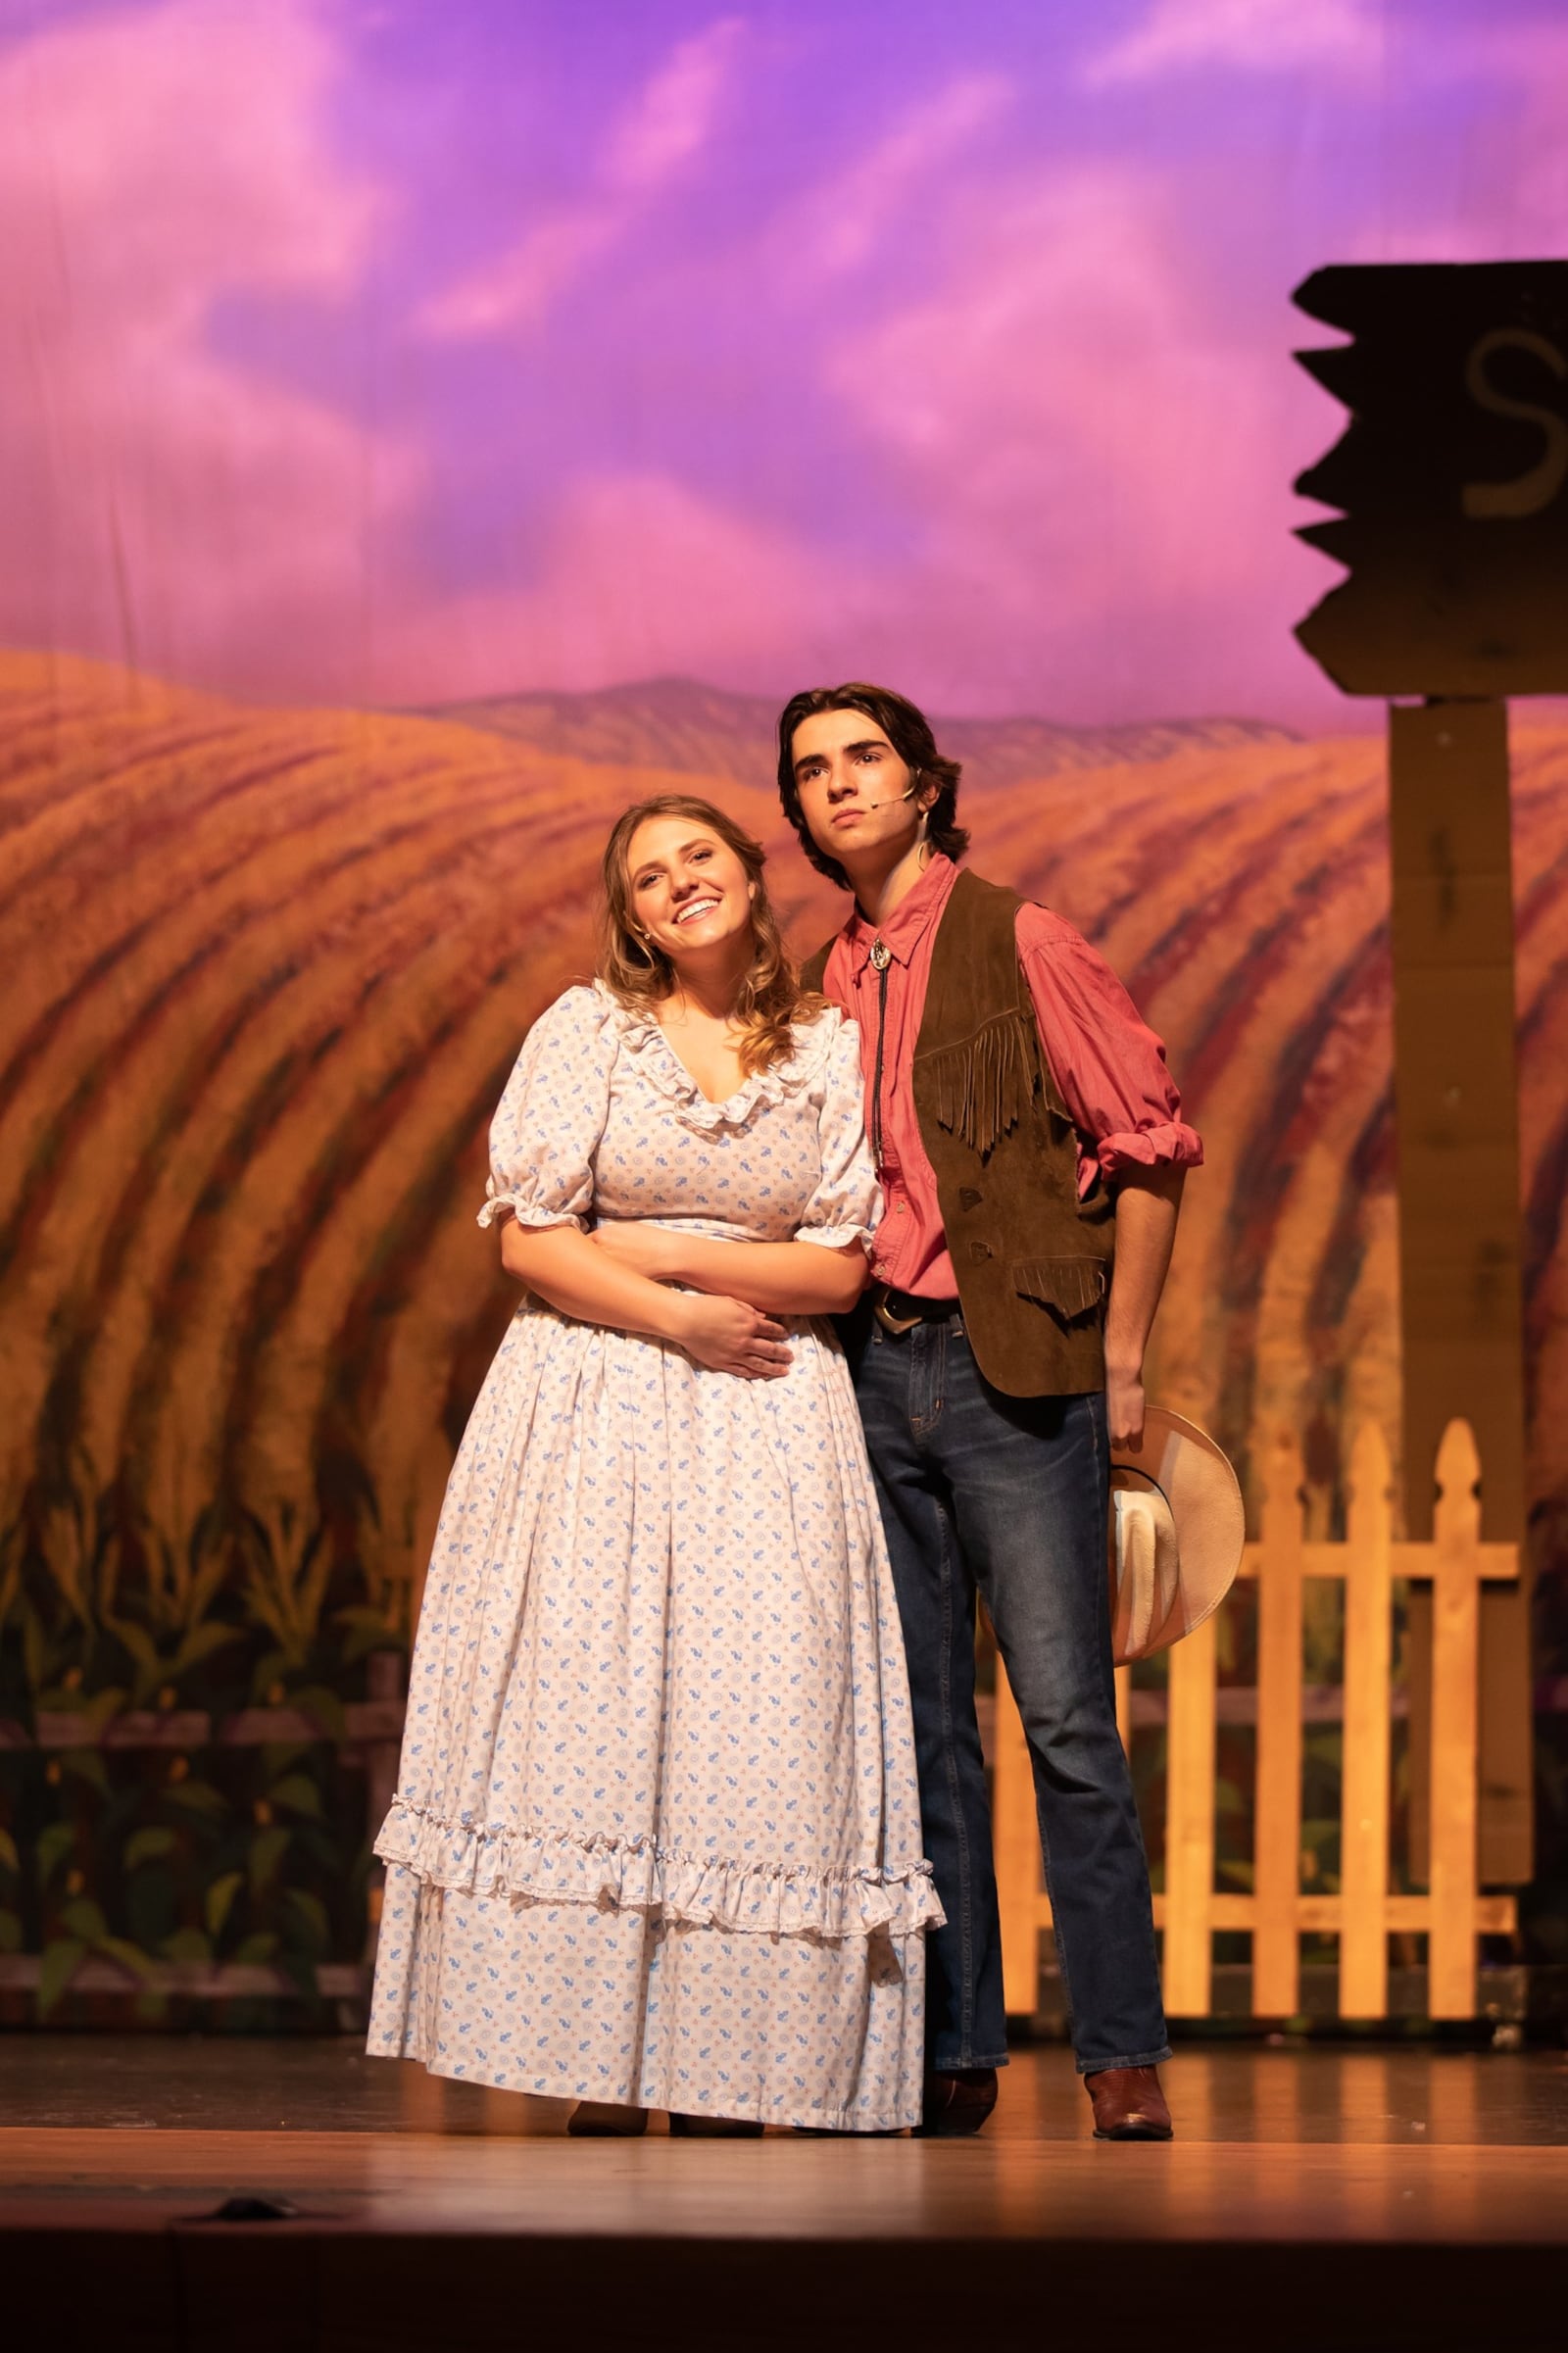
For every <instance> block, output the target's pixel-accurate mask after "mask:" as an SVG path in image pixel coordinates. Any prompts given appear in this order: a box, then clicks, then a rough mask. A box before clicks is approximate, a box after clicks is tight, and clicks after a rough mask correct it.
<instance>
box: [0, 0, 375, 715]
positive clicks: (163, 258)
mask: <svg viewBox="0 0 1568 2353" xmlns="http://www.w3.org/2000/svg"><path fill="white" fill-rule="evenodd" d="M336 72H337V59H336V55H335V51H334V46H333V43H332V41H331V40H330V38H329V37H328V35H327V33H326V32H325V31H324V30H323V29H322V26H321V24H320V22H319V18H318V17H317V15H316V14H315V12H313V11H312V10H311V9H310V8H308V7H306V6H304V5H302V4H301V0H274V5H272V6H271V7H270V9H269V11H268V12H267V14H266V16H265V17H263V16H262V15H261V14H260V13H259V12H247V11H243V10H241V11H236V10H235V9H234V8H233V7H231V6H226V5H224V4H223V0H166V4H165V5H163V6H161V7H159V8H158V9H156V10H153V11H127V12H125V13H123V14H119V15H114V16H110V17H107V18H97V19H89V20H86V21H84V22H81V23H78V24H76V25H64V26H62V27H59V28H56V29H52V30H47V31H45V32H43V33H41V34H40V35H38V36H37V37H35V38H34V39H33V40H32V41H30V42H29V43H27V44H26V45H25V47H22V48H13V49H12V50H11V51H10V53H9V54H8V55H3V56H0V247H3V250H4V252H5V255H6V269H5V272H4V278H3V285H0V380H3V382H4V386H5V399H4V402H3V404H0V477H3V479H4V481H5V483H6V486H7V494H6V496H5V497H4V499H3V500H0V631H4V633H5V634H7V635H9V636H11V637H13V638H17V639H23V640H29V641H33V642H36V641H38V640H39V639H42V640H44V641H46V642H55V643H59V644H63V645H67V646H71V645H87V646H90V647H92V648H93V649H94V650H98V651H103V652H114V653H118V654H123V655H127V656H130V657H132V658H137V657H139V658H140V659H142V660H145V661H147V662H151V663H154V664H159V663H161V664H165V665H168V666H170V667H172V668H175V669H179V670H183V671H187V672H194V673H196V674H201V673H202V672H203V671H204V670H208V669H210V668H212V667H214V666H217V667H220V668H226V667H229V666H230V665H233V664H234V663H235V657H236V655H237V656H238V658H239V659H238V663H237V666H238V668H239V669H240V670H242V671H243V670H244V668H245V666H246V662H245V655H244V651H243V649H244V646H245V643H246V639H247V636H248V634H249V633H251V632H253V631H255V630H257V629H261V630H264V631H266V632H267V633H269V634H270V632H271V631H272V630H273V629H274V628H275V626H276V621H277V616H278V613H279V610H280V609H281V608H282V607H284V606H286V607H287V608H288V609H289V610H290V611H291V613H292V615H293V620H292V626H293V627H294V629H295V630H296V631H297V632H298V633H299V634H300V635H301V636H304V637H308V636H309V635H310V633H311V632H312V631H313V630H324V631H325V632H326V633H327V635H328V636H329V637H331V638H340V637H341V635H342V633H343V630H344V626H345V621H346V619H348V620H349V626H350V627H352V625H353V624H352V619H349V616H357V615H358V614H359V613H360V612H361V611H362V610H363V606H364V600H365V591H366V582H367V571H368V564H370V563H371V562H372V561H373V550H374V525H375V515H376V511H377V508H378V506H380V505H381V504H382V503H385V504H387V505H389V506H396V505H398V504H400V503H406V502H407V501H408V500H409V499H410V498H412V496H413V493H414V489H415V486H416V483H417V479H418V473H419V466H418V462H417V457H416V455H415V453H414V451H413V449H412V448H411V447H409V446H407V445H405V444H403V443H400V442H399V441H398V440H397V439H395V438H393V437H390V436H385V437H383V436H378V435H377V434H375V433H374V432H369V433H368V432H367V431H366V429H365V427H364V426H363V425H362V424H360V423H357V422H355V421H354V420H352V419H350V418H347V417H343V416H342V415H340V414H339V413H337V412H336V411H335V410H334V409H332V408H331V407H329V406H328V405H326V404H324V403H322V402H319V401H315V400H312V399H311V398H309V397H307V396H305V395H304V394H302V393H300V392H298V391H294V390H291V389H289V388H287V387H284V386H281V385H278V384H275V383H270V382H268V381H267V380H266V379H265V378H262V377H259V376H258V375H257V374H256V373H255V372H254V371H252V370H249V369H247V368H243V367H241V366H238V365H235V364H233V363H231V362H229V361H227V360H225V359H224V358H223V357H222V356H221V354H220V353H219V352H218V351H217V350H215V348H214V344H213V340H212V336H211V325H212V320H213V317H214V314H215V312H216V310H217V309H218V307H219V306H220V305H221V303H222V302H223V301H224V300H225V299H226V298H228V297H230V296H232V295H234V294H236V293H237V292H240V291H244V290H249V291H252V292H256V293H260V294H263V295H266V296H268V297H271V298H278V297H288V296H291V297H295V298H299V299H302V300H304V301H307V302H311V303H315V304H319V305H322V306H331V305H333V304H337V303H341V302H344V301H346V300H349V299H351V298H352V296H353V294H354V290H355V288H356V286H357V284H358V282H359V275H360V272H361V270H362V269H363V268H364V266H365V264H366V262H367V259H368V253H369V250H370V246H371V241H372V238H373V235H374V231H375V225H376V221H377V217H378V209H379V206H378V198H377V195H376V192H375V191H374V190H373V189H372V188H371V187H370V186H368V184H367V183H366V182H365V181H364V180H363V179H361V178H359V177H358V176H356V174H355V173H353V172H350V171H347V170H345V168H344V166H343V165H342V164H341V162H340V161H338V160H337V158H336V157H335V156H334V155H333V154H332V152H331V151H330V148H329V145H328V143H327V140H326V138H325V135H324V131H323V129H322V126H321V120H320V118H321V106H322V99H323V95H324V92H325V91H326V89H327V87H328V86H329V84H330V82H331V80H332V79H333V77H334V75H335V74H336Z"/></svg>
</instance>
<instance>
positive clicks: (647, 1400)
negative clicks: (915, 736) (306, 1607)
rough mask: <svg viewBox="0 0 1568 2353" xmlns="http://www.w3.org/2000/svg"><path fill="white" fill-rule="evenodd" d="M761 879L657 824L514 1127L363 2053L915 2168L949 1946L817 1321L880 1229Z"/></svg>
mask: <svg viewBox="0 0 1568 2353" xmlns="http://www.w3.org/2000/svg"><path fill="white" fill-rule="evenodd" d="M761 868H762V853H761V851H760V848H759V847H758V845H757V844H756V843H755V842H752V841H751V840H750V839H749V838H748V837H747V836H746V835H745V834H744V833H743V832H742V831H741V830H740V829H739V828H738V827H737V826H736V825H735V824H734V823H733V822H732V821H731V820H730V819H729V818H727V817H726V816H724V815H723V814H722V812H720V811H719V810H717V809H712V808H711V807H710V806H709V805H708V804H707V803H705V802H702V801H697V800H692V799H688V798H686V797H684V796H676V795H666V796H664V797H662V798H661V799H659V800H656V801H651V802H647V803H645V804H643V805H642V806H640V807H639V808H637V809H629V810H628V811H627V812H626V814H625V815H624V816H623V817H621V818H620V819H619V821H618V822H617V824H616V826H615V828H614V830H613V834H612V836H611V840H610V844H609V846H608V848H607V851H606V854H605V880H606V898H607V916H606V923H605V941H604V950H603V953H602V956H601V959H600V977H599V979H598V980H597V981H596V982H595V983H594V984H593V985H592V986H590V987H579V988H572V989H568V990H567V991H566V993H565V995H564V996H563V997H561V998H560V999H558V1000H557V1002H556V1003H555V1005H552V1006H550V1007H549V1009H548V1010H547V1011H546V1012H544V1013H543V1014H542V1015H541V1016H540V1018H539V1019H538V1021H536V1022H535V1024H534V1026H533V1028H532V1030H531V1031H530V1032H529V1034H528V1037H527V1039H526V1041H525V1042H524V1045H523V1048H522V1052H521V1054H520V1055H519V1056H518V1060H517V1064H516V1067H515V1071H514V1073H513V1076H512V1079H511V1082H510V1084H509V1086H508V1088H507V1091H506V1094H505V1096H504V1098H503V1100H502V1103H501V1105H500V1108H499V1109H498V1111H497V1113H496V1116H495V1120H494V1123H493V1126H492V1129H491V1160H492V1169H491V1178H490V1189H489V1191H490V1198H489V1200H488V1201H487V1202H486V1204H485V1206H484V1209H483V1210H482V1211H481V1214H480V1222H481V1223H488V1222H489V1221H491V1220H492V1219H495V1218H498V1217H499V1218H504V1219H505V1220H506V1221H507V1222H506V1224H505V1226H504V1229H503V1254H504V1257H505V1260H506V1263H507V1265H508V1266H509V1268H510V1270H511V1271H512V1272H513V1273H514V1274H515V1275H516V1276H517V1277H518V1278H519V1279H520V1280H521V1281H522V1282H523V1284H524V1285H525V1286H526V1291H525V1296H524V1299H523V1301H522V1304H521V1305H520V1307H519V1308H518V1310H517V1312H516V1314H515V1317H514V1319H513V1321H512V1324H511V1326H510V1328H509V1330H508V1333H507V1336H506V1338H505V1340H504V1341H503V1342H502V1345H501V1348H500V1350H499V1352H498V1354H497V1356H496V1359H495V1362H494V1363H493V1365H492V1366H491V1369H490V1372H489V1375H488V1377H487V1379H486V1381H485V1385H484V1388H483V1390H482V1391H481V1393H480V1396H479V1399H478V1402H477V1404H476V1405H475V1407H474V1410H473V1415H472V1418H471V1420H470V1421H469V1424H468V1428H467V1432H466V1436H465V1438H464V1442H463V1446H462V1448H461V1450H460V1452H459V1455H458V1459H457V1462H456V1465H455V1467H454V1469H453V1473H452V1479H451V1482H450V1485H449V1487H448V1490H447V1496H446V1502H445V1506H444V1508H443V1511H442V1515H441V1522H440V1528H439V1532H438V1534H437V1537H436V1544H435V1553H434V1557H433V1560H432V1562H431V1566H430V1574H429V1579H428V1582H427V1584H426V1587H425V1593H424V1603H423V1609H422V1612H421V1616H420V1622H419V1629H418V1639H417V1645H416V1649H415V1656H414V1665H413V1670H412V1675H411V1681H410V1691H409V1708H408V1720H407V1729H406V1732H405V1736H404V1743H403V1761H402V1769H401V1775H400V1780H399V1787H398V1793H397V1797H396V1799H395V1801H394V1803H393V1806H392V1809H391V1812H390V1814H389V1815H388V1817H387V1820H386V1823H385V1826H384V1828H383V1829H382V1831H381V1834H380V1837H379V1838H378V1839H377V1841H376V1852H377V1854H379V1855H380V1856H382V1857H383V1858H384V1860H385V1861H386V1864H387V1883H386V1893H385V1899H384V1905H383V1910H382V1918H381V1932H380V1947H379V1951H378V1954H377V1958H376V1970H375V1993H374V2000H373V2005H372V2014H371V2028H370V2038H369V2048H370V2050H371V2051H372V2052H374V2053H379V2054H383V2055H386V2056H389V2057H395V2056H399V2055H402V2056H407V2057H411V2058H417V2059H421V2060H423V2062H424V2063H425V2065H426V2066H427V2067H428V2068H429V2069H430V2070H431V2071H432V2072H433V2073H435V2074H438V2075H446V2076H459V2077H464V2078H466V2079H468V2080H470V2081H473V2082H478V2083H491V2084H499V2085H502V2086H505V2087H506V2088H508V2089H511V2090H516V2091H527V2092H534V2093H542V2094H545V2095H547V2096H554V2097H559V2098H565V2099H572V2100H576V2101H580V2102H584V2103H591V2104H592V2105H591V2106H588V2107H585V2108H584V2109H582V2110H580V2111H579V2115H580V2116H581V2117H583V2118H589V2117H597V2118H599V2119H600V2120H601V2121H602V2122H604V2123H613V2122H616V2121H618V2122H619V2124H620V2127H621V2129H625V2130H633V2131H635V2130H640V2129H641V2126H642V2124H643V2122H644V2121H645V2119H644V2116H643V2115H641V2114H637V2113H635V2112H637V2111H644V2112H645V2111H647V2110H648V2109H651V2108H662V2109H668V2110H669V2111H671V2114H672V2120H673V2127H674V2129H675V2130H703V2129H708V2130H711V2131H719V2132H722V2131H726V2130H727V2131H735V2130H740V2131H746V2130H751V2131H760V2129H761V2127H762V2126H763V2125H764V2124H775V2125H800V2126H808V2127H813V2126H814V2127H818V2128H826V2129H828V2130H837V2131H859V2132H877V2131H880V2132H887V2131H893V2130H897V2129H899V2128H900V2127H903V2126H913V2125H916V2124H918V2122H919V2118H920V2097H921V2079H922V2065H923V2055H924V1953H923V1942H922V1932H923V1931H924V1930H925V1929H927V1928H929V1927H932V1926H934V1925H936V1924H937V1923H938V1922H939V1921H940V1919H941V1916H942V1915H941V1911H940V1908H939V1906H938V1904H937V1900H936V1897H935V1894H934V1891H933V1888H932V1885H931V1876H930V1866H929V1864H928V1863H927V1862H926V1861H925V1860H924V1858H923V1856H922V1853H921V1845H920V1816H919V1803H918V1798H917V1795H916V1787H915V1768H914V1752H913V1744H912V1733H911V1726H910V1718H909V1702H908V1691H907V1679H906V1674H905V1663H904V1652H903V1647H902V1642H901V1638H900V1634H899V1621H898V1614H897V1607H896V1603H895V1600H894V1594H893V1587H892V1582H891V1577H890V1573H889V1568H888V1559H887V1553H886V1549H885V1546H884V1543H883V1537H882V1528H881V1522H880V1519H879V1517H878V1514H877V1509H876V1504H875V1500H874V1497H873V1494H872V1489H871V1484H870V1476H869V1472H868V1469H867V1465H866V1457H865V1448H864V1443H863V1440H862V1438H861V1434H860V1425H859V1420H858V1415H857V1412H856V1407H855V1398H854V1394H853V1391H852V1389H851V1386H850V1380H849V1375H848V1371H847V1368H846V1366H845V1363H844V1359H843V1356H842V1354H841V1353H840V1350H839V1348H838V1345H837V1343H836V1341H835V1339H834V1337H833V1333H832V1330H831V1327H830V1326H829V1325H828V1324H827V1323H826V1322H825V1321H824V1320H822V1319H823V1318H825V1317H826V1316H827V1315H828V1314H829V1313H832V1312H835V1311H838V1310H841V1309H843V1308H845V1307H848V1306H849V1305H851V1304H852V1303H853V1302H854V1300H855V1299H856V1298H857V1297H858V1294H859V1292H860V1290H861V1288H862V1287H863V1285H864V1282H865V1280H866V1266H867V1258H866V1245H867V1242H868V1239H869V1234H870V1229H871V1226H872V1222H873V1218H874V1215H875V1203H876V1200H877V1194H876V1184H875V1178H874V1174H873V1171H872V1167H871V1162H870V1158H869V1155H868V1153H867V1152H866V1148H865V1140H864V1135H863V1131H862V1111H861V1105H862V1102H863V1090H862V1086H861V1080H860V1068H859V1060H858V1049H857V1041H856V1035H855V1031H854V1029H853V1027H852V1026H851V1025H850V1024H849V1023H848V1022H846V1021H845V1019H844V1018H843V1016H842V1015H841V1014H840V1013H839V1012H838V1011H837V1010H836V1009H835V1008H833V1007H831V1006H824V1005H822V1004H821V1001H820V1000H817V999H802V997H801V996H800V993H799V991H798V989H797V986H796V984H795V981H794V977H793V974H792V972H791V970H790V967H789V966H788V964H787V962H786V960H785V957H784V954H783V950H782V947H781V944H780V940H779V934H778V928H777V924H776V921H775V918H774V917H773V914H772V912H771V909H770V908H769V907H768V903H767V898H766V893H765V890H764V888H763V884H762V876H761ZM612 2111H619V2112H620V2113H619V2117H618V2120H617V2119H616V2118H615V2117H614V2116H613V2114H612V2113H611V2112H612ZM720 2120H724V2121H720Z"/></svg>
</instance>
